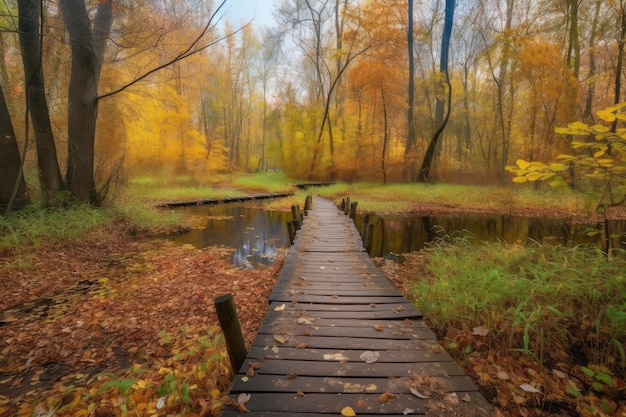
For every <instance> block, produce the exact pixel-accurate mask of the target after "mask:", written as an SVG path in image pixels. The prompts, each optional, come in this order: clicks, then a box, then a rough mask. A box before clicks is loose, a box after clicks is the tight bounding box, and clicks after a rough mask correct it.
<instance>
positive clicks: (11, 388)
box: [0, 224, 547, 417]
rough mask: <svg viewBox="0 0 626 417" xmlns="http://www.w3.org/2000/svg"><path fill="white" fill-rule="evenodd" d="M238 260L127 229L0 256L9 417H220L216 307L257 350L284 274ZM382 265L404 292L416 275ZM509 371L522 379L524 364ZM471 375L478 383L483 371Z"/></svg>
mask: <svg viewBox="0 0 626 417" xmlns="http://www.w3.org/2000/svg"><path fill="white" fill-rule="evenodd" d="M231 256H232V254H231V251H230V250H229V249H227V248H210V249H207V250H197V249H195V248H190V247H187V246H179V245H176V244H174V243H172V242H171V241H169V240H167V239H164V238H158V237H157V238H155V237H150V236H141V235H139V236H138V235H136V234H131V233H130V231H129V229H128V227H127V225H124V224H116V225H112V226H109V227H108V228H106V229H104V228H103V229H100V230H97V231H95V232H94V233H92V234H90V236H88V237H85V238H84V239H82V240H80V241H73V242H71V243H67V244H65V245H56V246H49V247H45V246H44V247H41V248H39V249H37V250H35V251H34V252H33V253H31V254H28V255H26V256H25V255H19V254H15V253H11V252H8V251H7V252H5V253H0V282H2V287H3V288H2V293H3V294H4V295H3V296H2V297H0V417H4V416H7V417H8V416H16V415H19V416H30V415H34V416H48V415H63V416H66V415H67V416H70V415H71V416H85V417H86V416H95V417H111V416H120V415H124V414H125V412H126V411H128V414H127V415H138V416H139V415H148V416H151V415H167V414H172V415H183V414H184V415H187V416H209V415H216V414H217V413H219V411H220V409H221V408H222V407H227V405H226V404H225V401H226V394H227V390H228V387H229V386H230V382H231V378H232V372H231V371H230V369H229V367H228V359H227V355H226V353H225V348H224V343H223V341H222V340H221V338H220V336H219V329H218V321H217V318H216V313H215V308H214V305H213V300H214V299H215V298H216V297H218V296H220V295H223V294H227V293H230V294H233V296H234V299H235V302H236V304H237V310H238V314H239V319H240V321H241V325H242V330H243V333H244V337H245V340H246V342H247V343H248V344H249V343H250V342H251V341H252V340H253V338H254V336H255V334H256V331H257V329H258V326H259V324H260V322H261V320H262V318H263V317H264V315H265V313H266V310H267V306H268V304H267V299H268V296H269V293H270V291H271V289H272V287H273V285H274V282H275V280H276V278H277V276H278V273H279V271H280V267H281V262H280V261H279V262H277V263H276V264H275V265H273V266H270V267H264V268H262V269H257V270H240V269H237V268H235V267H233V266H232V265H231ZM379 265H381V266H383V268H382V269H383V271H385V272H386V273H387V275H388V277H389V278H390V280H391V281H392V282H393V283H394V284H395V285H396V286H397V287H398V288H399V289H401V290H403V289H404V283H405V282H406V280H407V279H409V277H411V276H413V275H414V274H415V273H416V271H411V270H404V269H402V267H401V266H393V267H384V262H383V261H380V262H379ZM489 360H491V359H490V358H485V359H484V361H485V362H487V361H489ZM529 362H531V361H529ZM501 365H502V367H501V370H502V373H503V375H504V374H506V375H509V376H511V377H513V376H514V373H515V372H518V371H519V370H520V368H521V367H522V365H525V364H521V363H520V362H519V361H510V362H505V363H502V364H501ZM465 366H466V370H467V371H468V373H469V374H470V375H476V372H475V369H477V368H478V367H480V366H481V363H477V362H473V363H472V364H471V365H468V364H465ZM468 366H469V367H470V368H468ZM510 379H514V377H513V378H510ZM496 382H497V383H499V384H502V386H498V385H497V384H496V386H495V388H497V389H498V390H506V386H505V385H506V384H507V383H511V381H510V380H509V381H507V380H504V379H501V380H499V381H498V379H497V378H496ZM531 397H532V396H530V395H529V397H528V398H515V399H510V401H509V402H508V404H507V405H506V406H501V405H502V404H498V403H496V404H494V405H495V406H496V407H498V409H497V411H496V413H497V415H506V416H538V415H547V414H546V413H545V412H542V411H541V409H540V406H539V405H538V404H532V403H529V402H528V401H530V400H529V398H531ZM52 411H54V412H56V414H53V413H51V412H52Z"/></svg>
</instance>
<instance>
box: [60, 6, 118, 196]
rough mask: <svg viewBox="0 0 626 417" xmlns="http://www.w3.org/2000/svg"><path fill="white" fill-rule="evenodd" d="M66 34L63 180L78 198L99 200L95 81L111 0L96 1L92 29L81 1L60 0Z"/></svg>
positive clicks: (101, 54)
mask: <svg viewBox="0 0 626 417" xmlns="http://www.w3.org/2000/svg"><path fill="white" fill-rule="evenodd" d="M61 10H62V11H63V17H64V20H65V25H66V28H67V31H68V32H69V34H70V46H71V50H72V67H71V75H70V87H69V105H68V128H67V130H68V165H67V183H68V186H69V189H70V192H71V193H72V195H73V196H74V197H75V198H76V199H77V200H79V201H83V202H89V203H91V204H98V203H99V196H98V193H97V190H96V185H95V179H94V156H95V155H94V143H95V135H96V120H97V118H98V81H99V79H100V71H101V69H102V61H103V58H104V50H105V42H106V39H107V38H108V35H109V31H110V28H111V23H112V10H111V0H108V1H107V0H104V1H100V2H99V5H98V11H97V14H96V19H95V25H94V30H93V32H92V30H91V23H90V20H89V15H88V13H87V9H86V7H85V3H84V1H83V0H61Z"/></svg>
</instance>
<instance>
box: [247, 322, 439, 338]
mask: <svg viewBox="0 0 626 417" xmlns="http://www.w3.org/2000/svg"><path fill="white" fill-rule="evenodd" d="M259 334H266V335H274V334H288V335H304V336H306V337H346V338H365V339H390V340H432V339H436V337H435V335H434V334H433V332H432V330H430V329H428V328H426V327H422V328H420V329H411V330H408V329H406V330H402V329H397V328H396V329H393V328H391V329H390V328H385V327H384V326H382V325H379V324H375V325H374V326H372V327H357V326H350V327H346V326H328V327H320V326H316V325H315V324H311V325H297V324H296V325H291V323H289V324H283V325H281V324H280V323H278V324H276V325H273V326H271V327H269V326H268V327H265V326H264V327H263V328H262V329H261V330H259Z"/></svg>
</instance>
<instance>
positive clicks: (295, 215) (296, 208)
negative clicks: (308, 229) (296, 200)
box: [291, 204, 302, 229]
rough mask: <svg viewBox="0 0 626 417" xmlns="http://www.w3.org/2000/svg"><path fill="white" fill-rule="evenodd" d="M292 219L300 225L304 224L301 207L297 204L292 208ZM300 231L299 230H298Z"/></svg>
mask: <svg viewBox="0 0 626 417" xmlns="http://www.w3.org/2000/svg"><path fill="white" fill-rule="evenodd" d="M291 217H292V218H293V220H295V221H297V222H298V225H300V223H301V222H302V218H301V217H300V207H299V206H296V205H295V204H294V205H293V206H291ZM298 229H299V228H298Z"/></svg>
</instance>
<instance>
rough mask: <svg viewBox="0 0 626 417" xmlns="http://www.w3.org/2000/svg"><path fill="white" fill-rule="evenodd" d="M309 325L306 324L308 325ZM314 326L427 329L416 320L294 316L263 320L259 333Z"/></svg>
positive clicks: (406, 329) (406, 330)
mask: <svg viewBox="0 0 626 417" xmlns="http://www.w3.org/2000/svg"><path fill="white" fill-rule="evenodd" d="M309 322H310V323H311V324H308V323H309ZM307 325H309V326H315V327H374V326H376V325H379V326H382V327H383V328H384V329H385V330H387V329H390V330H392V331H396V330H397V331H403V332H411V331H413V330H414V329H424V328H426V329H428V328H429V327H428V326H426V323H424V322H423V321H418V320H358V319H326V318H313V317H306V315H304V316H300V315H298V316H297V317H294V316H288V315H284V316H276V318H275V319H274V320H264V321H263V323H261V329H259V333H267V332H270V331H271V329H274V328H277V327H283V326H286V327H289V326H294V327H300V326H307Z"/></svg>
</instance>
